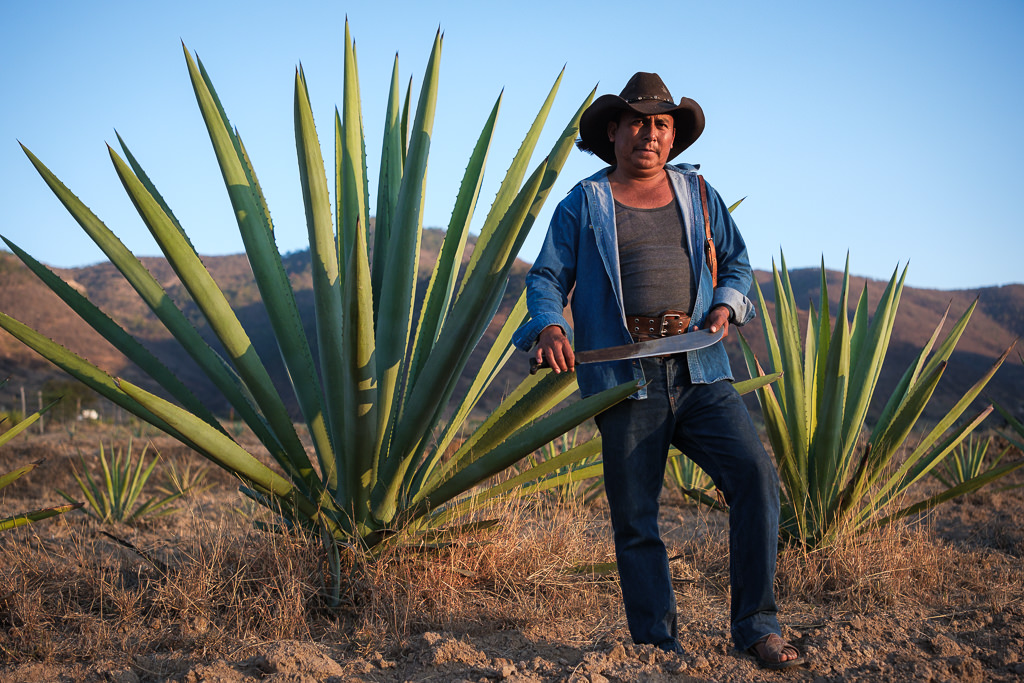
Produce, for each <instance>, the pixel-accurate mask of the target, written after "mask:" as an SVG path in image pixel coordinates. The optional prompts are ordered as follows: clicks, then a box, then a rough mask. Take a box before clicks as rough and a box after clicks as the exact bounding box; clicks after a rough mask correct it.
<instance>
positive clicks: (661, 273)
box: [514, 72, 803, 668]
mask: <svg viewBox="0 0 1024 683" xmlns="http://www.w3.org/2000/svg"><path fill="white" fill-rule="evenodd" d="M703 130H704V113H703V111H702V110H701V108H700V106H699V105H698V104H697V103H696V102H694V101H693V100H690V99H687V98H683V99H682V100H681V101H680V103H679V104H678V105H677V104H675V102H674V101H673V99H672V96H671V94H670V93H669V91H668V88H666V87H665V84H664V83H663V82H662V80H661V78H660V77H659V76H658V75H657V74H653V73H642V72H641V73H637V74H635V75H634V76H633V77H632V78H631V79H630V80H629V82H628V83H627V84H626V87H625V88H624V89H623V90H622V92H621V93H620V94H619V95H618V96H616V95H604V96H602V97H599V98H598V99H597V100H595V101H594V102H593V104H591V105H590V107H588V108H587V110H586V111H585V112H584V113H583V115H582V117H581V119H580V139H579V141H578V143H577V146H578V147H579V148H580V149H582V150H584V151H587V152H591V153H593V154H595V155H597V156H598V157H600V158H601V159H602V160H604V161H606V162H607V163H609V164H611V166H610V167H608V168H606V169H604V170H602V171H599V172H598V173H596V174H594V175H593V176H591V177H590V178H587V179H586V180H584V181H582V182H581V183H579V184H578V185H576V187H574V188H573V189H572V190H571V191H570V192H569V194H568V196H567V197H566V198H565V199H564V200H563V201H562V202H561V203H560V204H559V205H558V208H557V209H556V210H555V213H554V216H553V217H552V219H551V225H550V227H549V229H548V234H547V237H546V238H545V242H544V246H543V247H542V249H541V252H540V255H539V256H538V258H537V261H536V263H535V264H534V265H533V268H532V269H531V270H530V274H529V275H528V276H527V280H526V283H527V303H528V306H529V311H530V320H529V321H528V322H527V323H526V324H524V325H523V327H522V328H520V329H519V330H518V331H517V332H516V336H515V337H514V341H515V344H516V345H517V346H518V347H519V348H520V349H522V350H530V349H531V348H533V347H534V345H535V344H536V353H535V355H536V358H537V360H538V361H541V360H545V361H547V363H548V364H549V365H550V366H551V367H552V369H553V371H554V372H566V371H573V370H576V368H575V362H574V361H575V356H574V352H573V346H572V343H571V338H572V337H573V336H575V346H576V349H577V350H588V349H596V348H605V347H610V346H618V345H621V344H628V343H630V342H632V341H642V340H645V339H650V338H653V337H657V336H662V335H664V334H677V333H685V332H687V331H689V330H691V329H697V328H698V327H704V328H709V329H710V330H711V331H713V332H714V331H717V330H719V329H724V330H725V331H726V333H728V330H729V326H730V325H732V324H735V325H742V324H744V323H746V322H747V321H749V320H750V319H751V318H752V317H753V316H754V308H753V305H752V304H751V302H750V301H749V299H747V297H746V293H747V291H749V289H750V284H751V280H752V275H751V271H750V265H749V262H748V260H747V253H746V247H745V245H744V243H743V239H742V238H741V237H740V234H739V231H738V230H737V228H736V225H735V223H733V221H732V218H731V217H730V216H729V212H728V210H727V208H726V206H725V204H724V203H723V202H722V199H721V198H720V197H719V196H718V194H717V193H716V192H715V191H714V190H713V189H711V187H710V186H707V185H704V180H703V178H701V176H699V175H697V173H696V172H695V171H696V167H695V166H689V165H685V164H684V165H680V166H671V165H668V163H667V162H668V161H669V160H670V159H673V158H674V157H676V156H677V155H678V154H679V153H680V152H682V151H683V150H684V149H686V148H687V147H689V146H690V145H691V144H692V143H693V142H694V141H695V140H696V139H697V138H698V137H699V136H700V134H701V132H702V131H703ZM702 185H703V188H702ZM702 190H703V191H704V193H705V194H704V198H703V199H702V197H701V193H702ZM705 215H707V216H708V218H709V220H708V221H707V222H708V226H707V227H706V226H705V218H704V216H705ZM708 234H710V235H711V237H712V240H711V241H712V242H713V245H714V246H713V249H712V250H710V251H711V253H709V252H708V251H706V249H707V247H708V244H707V242H708V240H707V235H708ZM716 257H717V267H718V272H717V280H716V281H715V278H714V277H713V273H712V270H713V269H712V267H711V266H710V263H713V262H714V261H715V258H716ZM574 287H575V291H574V292H573V296H572V312H573V321H574V324H575V330H573V329H571V328H570V326H569V324H568V322H567V321H566V319H565V318H564V317H563V315H562V312H563V309H564V307H565V304H566V301H567V298H568V294H569V292H570V291H573V288H574ZM576 371H577V375H578V377H577V379H578V381H579V386H580V391H581V393H582V394H583V395H584V396H589V395H591V394H595V393H597V392H599V391H601V390H603V389H607V388H610V387H613V386H616V385H618V384H621V383H623V382H628V381H633V380H639V381H640V383H641V386H640V389H639V390H638V391H637V392H636V393H635V394H634V395H633V396H631V397H630V398H629V399H627V400H625V401H623V402H621V403H619V404H618V405H616V406H613V407H612V408H610V409H608V410H606V411H605V412H603V413H601V414H600V415H598V416H597V418H596V421H597V426H598V429H599V430H600V432H601V436H602V440H603V448H604V453H603V458H604V475H605V489H606V492H607V496H608V505H609V509H610V512H611V518H612V526H613V528H614V533H615V555H616V559H617V561H618V568H619V578H620V583H621V586H622V597H623V602H624V605H625V610H626V617H627V621H628V623H629V629H630V634H631V635H632V637H633V640H634V641H635V642H637V643H650V644H653V645H656V646H658V647H660V648H662V649H664V650H668V651H672V652H682V648H681V646H680V644H679V642H678V640H677V626H676V608H675V594H674V592H673V590H672V582H671V576H670V573H669V566H668V556H667V553H666V550H665V545H664V543H663V542H662V540H661V536H660V533H659V530H658V496H659V494H660V492H661V485H662V481H663V479H664V474H665V462H666V457H667V452H668V448H669V445H670V444H674V445H675V446H677V447H679V448H680V450H682V451H683V452H684V453H686V455H687V456H689V457H690V458H691V459H692V460H693V461H694V462H696V463H697V464H698V465H699V466H700V467H701V468H702V469H703V470H704V471H705V472H707V473H708V475H710V476H711V478H712V479H713V480H714V482H715V485H716V486H717V487H718V489H719V490H720V491H721V492H722V493H723V494H724V496H725V500H726V502H727V503H728V504H729V524H730V534H729V551H730V573H731V583H732V607H731V622H732V637H733V641H734V643H735V645H736V647H737V648H739V649H740V651H749V652H750V653H751V654H753V655H754V656H755V657H757V659H758V661H759V662H760V663H761V664H762V665H764V666H767V667H770V668H784V667H788V666H795V665H797V664H801V663H803V659H802V658H801V656H800V653H799V652H798V651H797V650H796V648H795V647H794V646H792V645H791V644H789V643H786V642H785V641H784V640H783V639H782V638H781V636H780V635H779V634H780V629H779V624H778V621H777V619H776V607H775V598H774V590H773V582H774V577H775V561H776V553H777V543H778V519H779V491H778V487H779V480H778V475H777V473H776V472H775V468H774V465H773V464H772V461H771V459H770V458H769V456H768V455H767V454H766V453H765V451H764V448H763V447H762V446H761V442H760V439H759V438H758V435H757V432H756V430H755V428H754V426H753V424H752V423H751V420H750V416H749V414H748V413H747V411H746V408H745V407H744V406H743V403H742V401H741V400H740V398H739V396H738V395H737V393H736V390H735V389H733V387H732V384H731V383H730V382H729V380H731V379H732V374H731V370H730V368H729V359H728V357H727V355H726V352H725V349H724V347H723V345H722V344H715V345H714V346H712V347H709V348H705V349H701V350H698V351H694V352H690V353H686V354H678V355H672V356H667V357H658V358H648V359H643V360H642V361H641V360H632V361H630V360H625V361H611V362H604V363H594V364H588V365H581V366H580V367H579V369H578V370H576Z"/></svg>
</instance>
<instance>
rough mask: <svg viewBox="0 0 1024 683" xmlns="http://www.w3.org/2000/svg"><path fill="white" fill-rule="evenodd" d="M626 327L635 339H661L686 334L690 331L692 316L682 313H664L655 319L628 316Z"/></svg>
mask: <svg viewBox="0 0 1024 683" xmlns="http://www.w3.org/2000/svg"><path fill="white" fill-rule="evenodd" d="M626 325H627V327H628V328H629V333H630V335H632V337H633V339H635V340H637V341H647V340H650V339H658V338H659V337H670V336H672V335H674V334H684V333H686V332H689V330H690V316H689V315H688V314H686V313H683V312H682V311H671V310H669V311H664V312H663V313H662V314H661V315H659V316H657V317H655V318H649V317H647V316H643V315H627V316H626Z"/></svg>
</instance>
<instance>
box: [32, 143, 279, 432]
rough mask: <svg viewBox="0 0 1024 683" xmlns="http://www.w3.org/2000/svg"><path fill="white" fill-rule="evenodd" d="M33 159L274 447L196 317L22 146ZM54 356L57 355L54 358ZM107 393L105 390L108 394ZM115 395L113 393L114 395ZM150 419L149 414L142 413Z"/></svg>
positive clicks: (245, 417)
mask: <svg viewBox="0 0 1024 683" xmlns="http://www.w3.org/2000/svg"><path fill="white" fill-rule="evenodd" d="M22 149H23V150H24V152H25V154H26V155H27V156H28V158H29V160H30V161H31V162H32V164H33V166H35V168H36V170H37V171H38V172H39V174H40V176H41V177H42V178H43V180H44V181H45V182H46V184H47V185H49V187H50V189H51V190H52V191H53V193H54V194H55V195H56V196H57V198H58V199H59V200H60V201H61V203H62V204H64V206H65V207H66V208H67V209H68V211H69V212H70V213H71V215H72V216H73V217H74V218H75V220H76V221H78V224H79V225H80V226H82V228H83V229H84V230H85V232H86V233H87V234H88V235H89V237H91V238H92V240H93V241H94V242H95V243H96V245H97V246H98V247H99V248H100V249H102V250H103V252H104V253H105V254H106V255H107V257H108V258H109V259H110V261H111V263H113V264H114V266H115V267H116V268H117V269H118V270H119V271H120V272H121V273H122V274H123V275H124V276H125V279H127V280H128V282H129V283H131V285H132V287H133V288H134V289H135V291H137V292H138V293H139V296H140V297H141V298H142V299H143V301H145V302H146V304H147V305H148V306H149V307H150V309H151V310H152V311H153V312H154V313H155V314H156V316H157V317H158V318H159V319H160V321H161V322H162V323H163V324H164V326H165V327H167V329H168V330H169V331H170V332H171V334H172V335H174V337H175V339H177V340H178V342H179V343H181V345H182V347H183V348H184V349H185V350H186V351H187V352H188V353H189V355H190V356H192V358H193V359H194V360H195V361H196V362H197V363H198V364H199V366H200V367H201V368H202V369H203V371H204V372H205V373H206V374H207V376H208V377H210V379H211V380H212V381H213V383H214V384H215V385H216V386H217V388H218V389H219V390H220V391H221V392H222V393H223V394H224V396H225V397H226V398H227V399H228V401H229V402H230V403H231V405H232V406H233V407H234V408H235V410H237V411H238V413H239V415H240V417H242V419H243V420H245V422H246V424H248V425H249V427H250V428H251V429H252V430H253V431H254V432H255V433H256V435H257V436H259V438H260V440H261V441H263V443H264V444H266V445H267V447H268V448H270V449H271V450H272V451H273V450H280V448H281V446H280V444H276V445H275V441H276V438H277V437H276V436H274V435H273V434H272V432H271V431H270V430H269V427H268V426H267V424H266V421H265V420H264V418H263V416H262V415H260V414H259V413H258V412H257V411H256V409H255V407H254V406H253V403H252V399H251V397H250V395H249V394H248V392H247V390H246V389H245V388H244V387H243V386H242V383H241V381H240V380H239V378H238V377H237V375H235V374H234V372H233V370H232V369H231V368H229V367H228V365H227V364H226V363H225V362H224V360H223V358H221V356H220V355H219V354H218V353H217V352H215V351H214V350H213V349H211V348H210V346H209V345H208V344H207V343H206V342H205V341H204V340H203V339H202V337H201V336H200V335H199V333H198V332H197V331H196V329H195V328H194V327H193V326H192V323H190V322H189V321H188V319H187V318H186V317H185V315H184V314H183V313H182V312H181V310H180V309H178V307H177V306H175V305H174V302H173V301H172V300H171V298H170V296H168V295H167V293H166V292H165V291H164V289H163V287H161V286H160V284H159V283H157V281H156V279H154V278H153V276H152V275H151V274H150V273H149V271H148V270H146V268H145V266H143V265H142V262H141V261H139V260H138V259H137V258H136V257H135V255H134V254H132V253H131V252H130V251H129V250H128V248H127V247H125V246H124V243H122V242H121V240H119V239H118V238H117V237H116V236H115V235H114V234H113V233H112V232H111V231H110V230H109V229H108V228H107V227H106V226H105V225H104V224H103V222H102V221H101V220H100V219H99V218H98V217H97V216H96V215H95V214H94V213H93V212H92V211H90V210H89V208H88V207H86V206H85V204H83V203H82V202H81V201H80V200H79V199H78V197H76V196H75V195H74V194H73V193H72V192H71V191H70V190H68V188H67V187H66V186H65V185H64V184H63V183H62V182H60V180H59V179H58V178H57V177H56V176H55V175H53V173H51V172H50V170H49V169H48V168H46V166H44V165H43V164H42V162H41V161H39V159H37V158H36V156H35V155H34V154H32V152H30V151H29V150H28V149H27V148H25V147H22ZM51 362H54V361H52V359H51ZM104 395H106V394H104ZM108 398H109V396H108ZM112 400H113V399H112ZM143 419H145V418H143Z"/></svg>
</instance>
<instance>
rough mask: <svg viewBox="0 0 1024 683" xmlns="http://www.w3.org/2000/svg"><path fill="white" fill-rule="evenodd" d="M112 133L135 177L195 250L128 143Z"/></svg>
mask: <svg viewBox="0 0 1024 683" xmlns="http://www.w3.org/2000/svg"><path fill="white" fill-rule="evenodd" d="M114 134H115V135H116V136H117V142H118V144H119V145H121V151H122V152H124V156H125V159H126V160H127V161H128V163H129V164H130V165H131V167H132V171H134V173H135V175H136V177H138V179H139V181H140V182H141V183H142V184H143V186H144V187H145V188H146V191H147V192H149V194H150V195H152V197H153V199H155V200H156V202H157V203H158V204H159V205H160V207H161V208H162V209H163V210H164V213H166V214H167V217H168V218H170V219H171V222H172V223H174V225H175V226H177V228H178V231H179V232H180V233H181V236H182V238H183V239H184V240H185V242H187V243H188V245H189V246H190V247H192V251H195V246H193V245H192V240H190V239H189V237H188V235H187V234H185V230H184V228H182V227H181V223H179V222H178V219H177V217H175V215H174V212H173V211H171V207H170V206H168V204H167V202H166V201H164V198H163V195H161V194H160V192H159V191H158V190H157V189H156V186H155V185H154V184H153V182H152V181H151V180H150V179H149V176H148V175H147V174H146V171H145V170H144V169H143V168H142V165H141V164H140V163H139V162H138V160H137V159H136V158H135V156H134V155H133V154H132V153H131V150H129V149H128V145H126V144H125V141H124V139H123V138H122V137H121V135H120V134H119V133H118V132H117V131H114Z"/></svg>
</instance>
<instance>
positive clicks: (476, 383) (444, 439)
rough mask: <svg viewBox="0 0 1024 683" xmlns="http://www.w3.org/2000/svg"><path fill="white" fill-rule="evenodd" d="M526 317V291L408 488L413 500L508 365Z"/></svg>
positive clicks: (436, 418) (422, 448) (423, 444)
mask: <svg viewBox="0 0 1024 683" xmlns="http://www.w3.org/2000/svg"><path fill="white" fill-rule="evenodd" d="M526 313H527V309H526V290H525V289H524V290H523V292H522V293H521V294H520V296H519V300H518V301H517V302H516V304H515V306H513V308H512V312H511V313H510V314H509V316H508V317H507V318H506V319H505V323H504V324H503V325H502V327H501V330H500V331H499V332H498V336H497V338H496V339H495V340H494V343H493V344H492V345H491V348H490V350H489V351H488V353H487V357H486V358H484V362H483V363H482V364H481V366H480V369H479V371H478V372H477V373H476V375H475V376H474V378H473V380H472V383H471V385H470V387H469V390H468V391H467V392H466V395H465V396H464V397H463V399H462V402H461V403H460V404H459V406H458V407H457V408H456V410H455V413H454V416H453V417H452V419H450V420H449V421H448V425H447V427H446V428H445V430H444V432H443V433H442V434H441V437H440V438H439V439H438V441H437V443H436V445H433V446H431V448H430V450H432V453H431V454H430V455H429V456H428V457H426V458H424V459H423V460H422V462H421V464H420V466H419V467H418V468H417V471H416V472H415V474H414V476H413V477H412V478H411V480H410V481H409V483H408V484H407V485H406V490H408V491H409V492H410V493H411V495H413V496H414V497H415V495H416V493H417V492H418V491H420V490H421V489H422V487H423V481H424V480H425V479H426V478H427V477H429V476H431V475H432V473H433V472H434V470H435V468H436V467H437V465H438V463H439V462H440V460H441V458H442V457H443V456H444V454H445V453H447V452H448V448H449V446H450V445H451V443H452V441H453V440H454V439H455V436H456V435H457V434H458V433H459V432H460V431H462V430H463V429H465V424H466V420H467V419H468V418H469V415H470V413H471V412H472V410H473V408H475V407H476V405H477V402H478V401H479V400H480V398H481V397H482V396H483V393H484V390H485V389H487V387H488V386H490V384H491V381H492V380H493V379H494V378H495V377H496V376H497V374H498V371H499V370H501V369H502V368H503V367H504V366H505V363H506V362H507V361H508V359H509V358H510V357H511V356H512V353H513V351H514V347H513V346H512V335H513V333H514V332H515V330H516V329H518V328H519V326H520V325H521V324H522V322H523V321H524V320H525V319H526ZM442 409H443V408H442V407H440V406H439V410H442ZM439 420H440V417H439V416H438V415H435V416H434V418H433V420H432V422H433V423H435V424H436V423H437V422H438V421H439ZM428 445H429V444H428V442H427V440H425V439H424V440H423V441H422V442H421V443H420V449H419V453H417V455H416V459H417V460H419V459H420V458H423V454H424V452H425V451H426V450H427V448H428Z"/></svg>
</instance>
